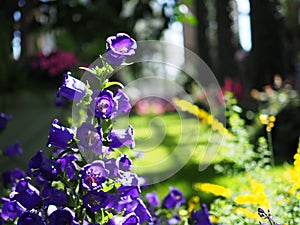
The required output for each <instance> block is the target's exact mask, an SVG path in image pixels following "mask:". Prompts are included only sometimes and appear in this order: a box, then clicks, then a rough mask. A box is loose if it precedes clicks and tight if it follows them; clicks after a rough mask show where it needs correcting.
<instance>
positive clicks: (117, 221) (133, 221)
mask: <svg viewBox="0 0 300 225" xmlns="http://www.w3.org/2000/svg"><path fill="white" fill-rule="evenodd" d="M138 224H140V223H139V218H138V217H137V216H136V215H135V214H134V213H129V214H127V215H126V216H113V217H112V218H110V219H109V221H108V223H107V225H138Z"/></svg>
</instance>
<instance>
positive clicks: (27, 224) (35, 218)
mask: <svg viewBox="0 0 300 225" xmlns="http://www.w3.org/2000/svg"><path fill="white" fill-rule="evenodd" d="M17 225H46V223H45V222H44V221H43V219H42V217H40V216H39V215H37V214H35V213H32V212H24V213H23V214H22V215H21V216H20V218H19V220H18V223H17Z"/></svg>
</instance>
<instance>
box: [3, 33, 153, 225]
mask: <svg viewBox="0 0 300 225" xmlns="http://www.w3.org/2000/svg"><path fill="white" fill-rule="evenodd" d="M107 43H108V47H107V54H106V56H107V57H108V56H109V57H108V58H107V61H105V59H103V58H102V60H103V62H104V65H103V67H104V68H105V69H103V70H99V68H92V69H90V70H91V71H92V73H93V74H92V76H94V77H95V78H97V79H99V80H100V81H103V82H102V83H101V85H100V87H98V89H95V90H92V89H91V88H90V87H89V85H88V83H84V82H82V81H80V80H78V79H76V78H75V77H73V76H72V74H71V73H69V72H68V73H67V74H66V75H65V78H64V80H63V83H62V85H61V87H60V88H59V90H58V92H57V96H58V97H60V98H66V99H69V100H72V101H74V102H75V104H78V105H81V106H85V107H86V108H85V110H86V111H87V113H86V115H83V116H82V118H81V119H82V120H83V122H82V123H81V124H80V126H77V127H72V128H69V127H66V126H64V125H63V124H61V123H60V122H59V120H58V119H54V120H53V122H52V125H51V128H50V132H49V137H48V143H47V145H48V147H51V148H52V150H53V154H52V156H51V157H50V158H47V157H46V156H45V154H44V152H43V151H42V150H40V151H38V152H37V153H36V154H35V155H34V156H33V157H32V158H31V160H30V162H29V164H28V169H27V171H26V172H24V171H21V170H18V169H16V170H14V171H10V172H7V173H6V175H5V177H6V182H7V183H9V185H10V188H11V192H10V193H9V195H8V196H7V197H3V198H1V199H2V209H1V222H0V224H2V223H3V221H5V223H11V224H18V225H25V224H37V225H44V224H49V225H65V224H72V225H75V224H85V225H88V224H91V225H92V224H93V225H94V224H142V223H146V222H147V223H150V222H151V221H152V216H151V214H150V212H149V211H148V209H147V208H146V206H145V204H144V202H143V200H142V199H141V197H140V192H141V189H140V181H139V178H138V176H137V175H136V174H135V173H132V172H131V168H132V161H131V159H130V158H129V157H128V156H127V155H126V154H123V153H122V151H121V150H118V149H120V148H123V147H126V146H128V147H130V148H134V138H133V128H132V126H131V125H129V126H128V128H127V129H123V130H122V129H114V127H113V122H112V120H113V119H115V118H116V117H118V115H119V114H121V113H123V114H126V113H128V112H129V111H130V109H131V105H130V101H129V99H128V97H127V96H126V94H125V93H124V92H123V91H122V90H121V89H118V90H117V91H116V92H115V93H113V92H112V91H110V90H108V87H109V86H111V85H114V84H117V85H119V86H122V85H121V84H118V83H116V82H110V81H109V80H108V79H106V77H105V76H106V75H107V74H105V73H103V71H112V69H111V68H112V65H113V66H117V65H120V64H121V63H122V62H123V61H124V59H125V57H127V56H128V55H132V54H133V53H134V49H135V45H136V43H135V41H134V40H133V39H132V38H130V37H129V36H128V35H125V34H118V35H117V36H115V37H110V38H108V39H107ZM114 60H115V61H114ZM108 62H110V63H112V65H111V64H109V63H108ZM99 71H100V72H99ZM9 119H10V117H9V116H6V115H4V114H3V115H2V114H1V123H2V124H1V125H2V126H1V127H2V129H4V128H5V126H6V122H7V120H9ZM2 121H3V122H2ZM18 147H19V145H18V143H16V146H13V147H11V149H9V152H11V153H13V154H18V151H17V150H18V149H19V148H18ZM84 152H88V153H91V154H93V156H94V160H92V161H89V162H88V161H87V159H86V158H85V155H84Z"/></svg>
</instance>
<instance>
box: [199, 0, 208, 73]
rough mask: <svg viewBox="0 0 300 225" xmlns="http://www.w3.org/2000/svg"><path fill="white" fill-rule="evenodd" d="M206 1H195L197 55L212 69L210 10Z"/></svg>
mask: <svg viewBox="0 0 300 225" xmlns="http://www.w3.org/2000/svg"><path fill="white" fill-rule="evenodd" d="M204 1H205V0H197V1H195V14H196V17H197V21H198V23H197V37H196V42H197V53H198V55H199V56H200V57H201V59H202V60H203V61H204V62H205V63H206V64H207V65H208V66H209V67H211V66H212V65H211V58H210V51H209V50H210V42H209V39H208V10H207V7H206V5H205V2H204Z"/></svg>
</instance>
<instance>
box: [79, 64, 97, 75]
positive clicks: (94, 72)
mask: <svg viewBox="0 0 300 225" xmlns="http://www.w3.org/2000/svg"><path fill="white" fill-rule="evenodd" d="M79 69H81V70H85V71H87V72H90V73H91V74H95V75H97V73H96V71H95V70H94V69H90V68H87V67H83V66H81V67H79Z"/></svg>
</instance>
